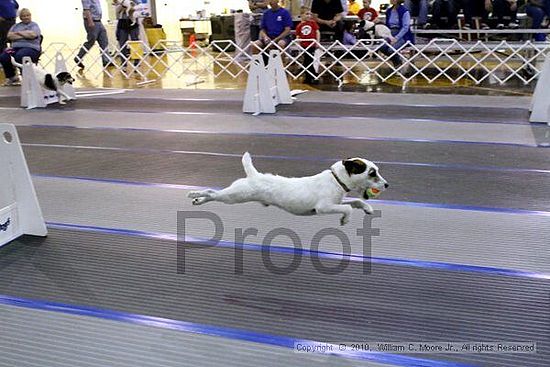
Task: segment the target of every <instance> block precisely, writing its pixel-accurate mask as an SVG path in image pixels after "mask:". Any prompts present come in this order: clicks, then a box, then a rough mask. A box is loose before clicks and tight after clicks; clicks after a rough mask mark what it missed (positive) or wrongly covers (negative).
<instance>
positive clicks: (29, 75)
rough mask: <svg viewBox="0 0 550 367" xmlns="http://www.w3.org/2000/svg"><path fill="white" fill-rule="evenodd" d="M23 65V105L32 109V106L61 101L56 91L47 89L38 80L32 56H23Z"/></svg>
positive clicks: (40, 106)
mask: <svg viewBox="0 0 550 367" xmlns="http://www.w3.org/2000/svg"><path fill="white" fill-rule="evenodd" d="M22 65H23V70H22V79H23V80H22V82H21V107H26V108H27V109H29V110H30V109H32V108H45V107H46V106H47V105H49V104H50V103H56V102H59V99H58V98H57V93H56V92H54V91H45V90H44V89H43V88H42V87H41V86H40V83H39V82H38V80H36V75H35V74H34V71H33V63H32V60H31V58H30V57H27V56H25V57H23V61H22Z"/></svg>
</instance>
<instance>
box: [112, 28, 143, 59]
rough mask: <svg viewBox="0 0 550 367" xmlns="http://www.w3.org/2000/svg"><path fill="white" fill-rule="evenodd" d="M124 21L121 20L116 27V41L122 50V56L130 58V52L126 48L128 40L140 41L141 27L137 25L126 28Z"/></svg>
mask: <svg viewBox="0 0 550 367" xmlns="http://www.w3.org/2000/svg"><path fill="white" fill-rule="evenodd" d="M124 23H125V22H124V20H123V19H119V21H118V23H117V27H116V39H117V40H118V44H119V46H120V48H121V52H122V54H123V55H124V56H125V57H126V58H128V56H129V55H130V50H129V49H128V47H127V46H125V44H126V42H128V39H130V40H131V41H139V26H138V25H137V24H136V25H135V26H133V27H130V28H128V27H127V26H125V24H124Z"/></svg>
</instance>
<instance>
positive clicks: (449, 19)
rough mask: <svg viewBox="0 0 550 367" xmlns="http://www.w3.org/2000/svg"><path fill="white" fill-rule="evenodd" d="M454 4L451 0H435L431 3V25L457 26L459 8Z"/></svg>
mask: <svg viewBox="0 0 550 367" xmlns="http://www.w3.org/2000/svg"><path fill="white" fill-rule="evenodd" d="M456 5H457V4H455V2H454V1H453V0H435V1H434V2H433V4H432V27H434V28H443V29H452V28H457V24H458V19H457V15H458V11H459V8H457V7H456ZM444 18H446V19H444Z"/></svg>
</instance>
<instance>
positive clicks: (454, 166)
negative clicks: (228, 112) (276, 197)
mask: <svg viewBox="0 0 550 367" xmlns="http://www.w3.org/2000/svg"><path fill="white" fill-rule="evenodd" d="M21 145H22V146H26V147H38V148H61V149H84V150H86V149H87V150H103V151H114V152H132V153H154V154H190V155H204V156H212V157H230V158H239V159H240V158H241V157H242V154H241V153H238V154H237V153H217V152H207V151H194V150H166V149H149V148H118V147H100V146H90V145H66V144H36V143H24V144H21ZM254 158H258V159H271V160H285V161H310V162H337V161H339V160H340V159H341V158H317V157H304V156H275V155H261V154H255V155H254ZM376 163H377V164H379V165H382V164H386V165H393V166H409V167H422V168H443V169H451V170H461V171H482V172H509V173H542V174H550V170H546V169H532V168H513V167H492V166H475V165H468V164H442V163H416V162H394V161H376Z"/></svg>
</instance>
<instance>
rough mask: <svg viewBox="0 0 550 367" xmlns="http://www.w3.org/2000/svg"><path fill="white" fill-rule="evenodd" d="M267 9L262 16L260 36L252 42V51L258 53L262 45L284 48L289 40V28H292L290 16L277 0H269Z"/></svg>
mask: <svg viewBox="0 0 550 367" xmlns="http://www.w3.org/2000/svg"><path fill="white" fill-rule="evenodd" d="M269 6H270V8H271V9H268V10H266V11H265V12H264V14H263V16H262V23H261V26H260V27H261V29H260V38H259V39H258V40H257V41H254V42H253V45H254V46H255V47H253V49H252V50H253V53H258V52H259V51H260V50H261V49H263V48H264V47H268V46H269V47H271V46H272V45H273V44H277V45H279V47H281V48H285V47H286V45H287V44H288V43H289V42H290V38H289V36H290V30H291V28H292V25H293V24H292V16H291V15H290V13H289V12H288V10H286V9H285V8H283V7H281V6H280V5H279V0H269Z"/></svg>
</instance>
